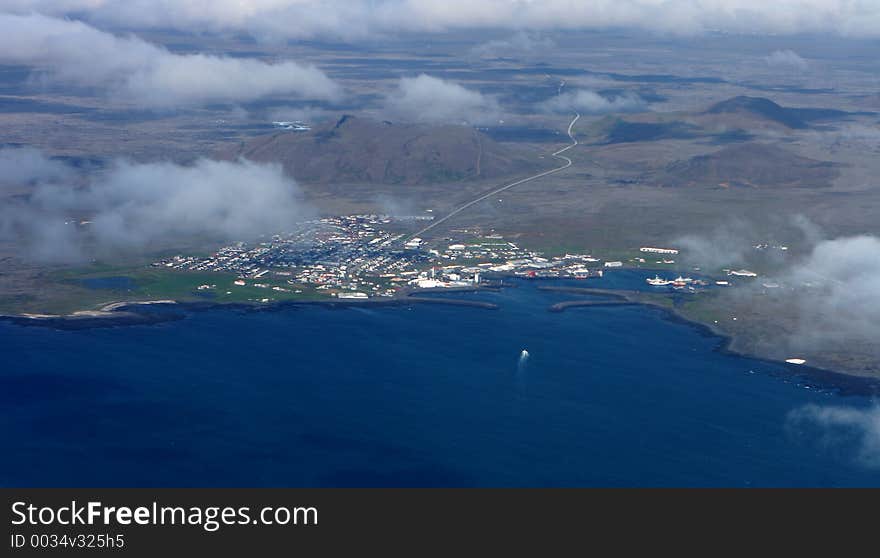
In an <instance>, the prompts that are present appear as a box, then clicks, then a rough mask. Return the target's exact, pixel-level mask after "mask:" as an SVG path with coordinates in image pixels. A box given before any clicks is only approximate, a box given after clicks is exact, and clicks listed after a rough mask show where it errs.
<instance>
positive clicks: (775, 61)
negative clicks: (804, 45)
mask: <svg viewBox="0 0 880 558" xmlns="http://www.w3.org/2000/svg"><path fill="white" fill-rule="evenodd" d="M764 61H765V62H767V65H768V66H770V67H771V68H788V69H794V70H806V69H807V68H808V67H809V63H808V62H807V61H806V60H805V59H803V58H801V56H800V55H799V54H798V53H796V52H795V51H793V50H777V51H774V52H773V53H772V54H770V56H767V57H766V58H764Z"/></svg>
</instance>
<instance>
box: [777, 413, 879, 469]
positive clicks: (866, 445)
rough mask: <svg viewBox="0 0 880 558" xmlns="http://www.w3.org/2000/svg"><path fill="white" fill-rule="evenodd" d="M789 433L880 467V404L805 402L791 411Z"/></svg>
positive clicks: (859, 462)
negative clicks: (846, 405)
mask: <svg viewBox="0 0 880 558" xmlns="http://www.w3.org/2000/svg"><path fill="white" fill-rule="evenodd" d="M786 427H787V429H788V431H789V433H790V434H791V435H793V436H795V437H798V438H805V439H807V440H809V441H811V442H813V443H815V444H816V445H818V447H819V448H820V449H822V450H823V451H825V452H833V453H836V454H842V455H843V456H844V457H847V458H851V459H854V460H855V461H856V462H857V463H858V464H860V465H862V466H863V467H867V468H870V469H877V468H880V407H877V406H876V405H875V406H872V407H870V408H858V407H844V406H826V405H805V406H804V407H801V408H799V409H795V410H794V411H792V412H791V413H789V415H788V418H787V421H786Z"/></svg>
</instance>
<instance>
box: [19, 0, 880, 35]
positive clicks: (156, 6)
mask: <svg viewBox="0 0 880 558" xmlns="http://www.w3.org/2000/svg"><path fill="white" fill-rule="evenodd" d="M4 9H5V10H7V11H12V10H15V11H19V12H28V11H31V10H36V11H43V12H45V13H52V14H81V15H83V17H86V18H88V19H90V20H91V21H95V22H98V23H110V24H122V25H126V26H132V27H156V28H177V29H182V30H187V31H191V30H195V29H198V30H237V31H246V32H250V33H253V34H255V35H258V36H270V37H271V36H279V37H286V38H290V37H314V36H321V35H327V34H333V35H337V36H347V37H358V36H363V35H366V34H370V33H379V32H389V31H391V32H394V31H400V30H406V31H442V30H448V29H486V28H494V29H511V30H521V29H530V30H548V29H601V28H609V27H634V28H640V29H647V30H653V31H661V32H666V33H676V34H695V33H701V32H705V31H707V30H723V31H727V32H742V33H755V32H758V33H774V34H791V33H805V32H806V33H815V32H818V33H835V34H839V35H847V36H863V37H878V36H880V3H877V2H873V1H851V0H774V1H773V2H768V1H766V0H699V1H694V0H592V1H590V2H574V1H572V0H541V1H535V0H482V1H480V2H474V1H473V0H335V1H331V0H249V1H247V2H242V1H240V0H6V1H5V2H4Z"/></svg>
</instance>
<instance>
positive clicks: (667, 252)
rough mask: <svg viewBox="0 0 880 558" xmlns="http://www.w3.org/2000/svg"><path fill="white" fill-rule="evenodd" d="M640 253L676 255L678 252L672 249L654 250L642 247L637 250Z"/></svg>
mask: <svg viewBox="0 0 880 558" xmlns="http://www.w3.org/2000/svg"><path fill="white" fill-rule="evenodd" d="M639 250H640V251H642V252H650V253H652V254H678V250H676V249H674V248H654V247H652V246H642V247H641V248H639Z"/></svg>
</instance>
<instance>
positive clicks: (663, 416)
mask: <svg viewBox="0 0 880 558" xmlns="http://www.w3.org/2000/svg"><path fill="white" fill-rule="evenodd" d="M622 277H626V276H625V275H624V276H622ZM588 283H589V282H588ZM536 284H537V283H530V282H521V283H519V284H518V286H517V287H516V288H508V289H503V290H501V291H500V292H484V293H477V294H470V295H463V294H458V295H455V297H456V298H462V297H466V296H467V297H471V298H474V299H479V300H488V301H491V302H496V303H498V304H499V305H500V308H499V309H498V310H485V309H480V308H470V307H456V306H445V305H412V306H400V307H378V306H374V307H357V308H345V309H339V308H337V309H332V308H327V307H318V306H312V307H295V308H285V309H278V310H271V311H259V312H254V311H241V310H232V309H217V310H207V311H198V312H193V313H191V314H190V315H188V316H187V317H186V318H185V319H183V320H179V321H173V322H167V323H162V324H158V325H150V326H126V327H116V328H98V329H87V330H79V331H58V330H52V329H47V328H42V327H21V326H15V325H11V324H0V352H2V354H3V363H4V364H3V366H2V368H0V408H2V412H0V444H2V447H3V455H4V457H3V459H2V460H0V485H4V486H22V485H24V486H61V485H63V486H851V485H859V486H865V485H873V486H876V485H880V470H878V469H877V468H875V465H877V463H875V462H873V461H872V456H871V455H870V453H869V452H867V453H866V451H867V450H866V449H865V447H863V446H864V445H865V444H866V443H868V442H870V440H867V441H866V438H865V437H866V436H869V435H870V433H867V432H862V431H859V430H858V428H859V427H858V425H857V424H856V425H850V426H852V428H854V429H855V430H852V431H841V428H838V427H835V429H834V430H833V431H830V430H826V429H823V427H822V426H821V425H820V424H818V423H817V424H813V423H811V422H810V421H806V422H805V421H803V420H801V421H796V422H793V421H792V420H791V419H790V418H789V417H790V414H791V413H792V412H795V413H798V412H800V411H799V410H804V409H807V410H810V409H812V410H816V409H824V408H835V407H844V408H847V409H852V410H854V412H856V413H860V412H868V411H869V409H871V408H872V407H871V406H872V403H871V401H870V400H868V399H867V398H864V397H860V396H842V395H838V394H835V393H834V392H833V391H828V390H817V389H815V388H809V386H806V385H805V384H804V383H803V382H801V381H798V380H797V379H792V378H790V376H788V371H787V370H786V367H785V366H781V365H776V364H772V363H766V362H762V361H757V360H751V359H746V358H741V357H737V356H732V355H727V354H723V353H721V352H718V351H717V350H716V348H717V347H718V346H719V344H720V342H721V340H720V339H718V338H716V337H712V336H707V335H705V334H704V333H701V332H700V330H698V329H696V328H694V327H692V326H690V325H687V324H684V323H679V322H676V321H671V320H669V319H667V317H666V315H665V314H664V313H662V312H661V311H659V310H656V309H651V308H642V307H634V306H617V307H591V308H573V309H570V310H567V311H566V312H563V313H551V312H548V311H547V307H548V306H549V305H550V304H553V303H555V302H559V301H561V300H567V299H571V298H572V295H565V294H561V293H548V292H543V291H540V290H538V289H536V288H535V287H536ZM541 284H546V283H541ZM590 286H595V283H590ZM523 349H527V350H528V352H529V357H528V358H527V359H525V360H523V361H522V362H521V358H520V356H521V351H522V350H523ZM843 428H844V429H846V428H848V427H847V425H844V426H843ZM832 435H833V436H839V437H840V439H841V441H840V443H837V442H835V441H834V440H830V437H831V436H832ZM869 449H870V448H869Z"/></svg>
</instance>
